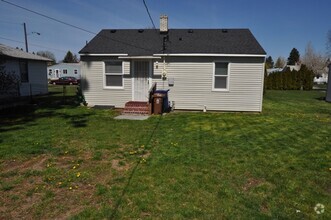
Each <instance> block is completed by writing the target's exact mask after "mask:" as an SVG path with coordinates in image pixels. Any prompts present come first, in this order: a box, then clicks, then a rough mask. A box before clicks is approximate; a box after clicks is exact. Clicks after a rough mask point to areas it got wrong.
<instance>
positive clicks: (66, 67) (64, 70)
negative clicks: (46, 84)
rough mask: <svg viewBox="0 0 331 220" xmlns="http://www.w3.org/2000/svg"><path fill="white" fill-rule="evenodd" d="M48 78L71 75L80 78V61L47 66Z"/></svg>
mask: <svg viewBox="0 0 331 220" xmlns="http://www.w3.org/2000/svg"><path fill="white" fill-rule="evenodd" d="M47 75H48V79H58V78H60V77H64V76H71V77H75V78H77V79H80V63H58V64H55V65H52V66H49V67H47Z"/></svg>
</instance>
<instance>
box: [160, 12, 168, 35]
mask: <svg viewBox="0 0 331 220" xmlns="http://www.w3.org/2000/svg"><path fill="white" fill-rule="evenodd" d="M160 33H164V34H165V33H168V16H167V15H161V16H160Z"/></svg>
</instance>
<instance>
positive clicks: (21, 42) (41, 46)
mask: <svg viewBox="0 0 331 220" xmlns="http://www.w3.org/2000/svg"><path fill="white" fill-rule="evenodd" d="M0 39H3V40H8V41H12V42H16V43H20V44H25V43H24V42H23V41H18V40H13V39H9V38H6V37H0ZM29 45H32V46H35V47H40V48H45V49H49V50H57V51H60V52H67V51H65V50H60V49H56V48H51V47H45V46H43V45H39V44H32V43H29Z"/></svg>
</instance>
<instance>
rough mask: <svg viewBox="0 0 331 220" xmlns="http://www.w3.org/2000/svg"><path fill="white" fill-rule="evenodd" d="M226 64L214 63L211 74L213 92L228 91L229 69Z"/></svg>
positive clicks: (228, 64) (228, 65)
mask: <svg viewBox="0 0 331 220" xmlns="http://www.w3.org/2000/svg"><path fill="white" fill-rule="evenodd" d="M229 67H230V63H228V62H215V63H214V73H213V91H229V69H230V68H229Z"/></svg>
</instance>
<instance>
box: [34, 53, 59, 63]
mask: <svg viewBox="0 0 331 220" xmlns="http://www.w3.org/2000/svg"><path fill="white" fill-rule="evenodd" d="M37 55H39V56H42V57H46V58H48V59H51V60H52V62H50V63H49V64H50V65H53V64H55V63H56V58H55V55H54V53H52V52H50V51H48V50H44V51H38V52H37Z"/></svg>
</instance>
